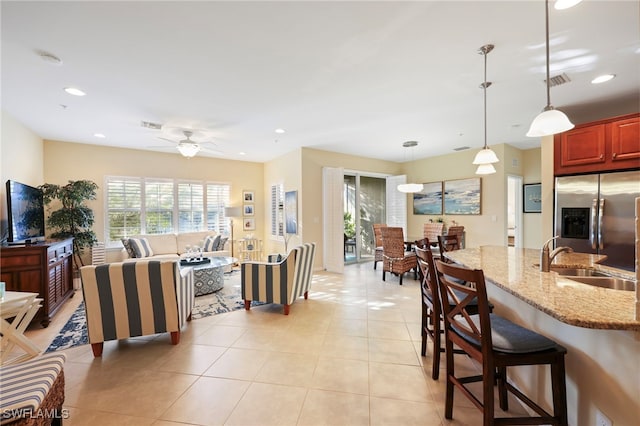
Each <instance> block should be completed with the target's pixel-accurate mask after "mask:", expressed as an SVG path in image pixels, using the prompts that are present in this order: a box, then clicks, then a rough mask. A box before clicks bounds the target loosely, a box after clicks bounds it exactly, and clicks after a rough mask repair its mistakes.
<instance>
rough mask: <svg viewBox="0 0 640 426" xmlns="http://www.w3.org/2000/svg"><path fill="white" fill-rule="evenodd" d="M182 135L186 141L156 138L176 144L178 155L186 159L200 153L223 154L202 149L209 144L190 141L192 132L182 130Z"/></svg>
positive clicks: (213, 150) (214, 150)
mask: <svg viewBox="0 0 640 426" xmlns="http://www.w3.org/2000/svg"><path fill="white" fill-rule="evenodd" d="M182 133H183V134H184V136H185V138H186V139H182V140H180V141H175V140H172V139H167V138H162V137H158V138H159V139H162V140H164V141H167V142H171V143H174V144H176V148H177V150H178V151H179V152H180V154H182V155H183V156H184V157H187V158H191V157H194V156H195V155H196V154H197V153H198V152H200V151H203V152H210V153H212V154H218V155H221V154H224V153H223V152H222V151H219V150H216V149H209V148H204V147H203V145H206V144H211V143H210V142H202V143H199V142H196V141H194V140H192V139H191V137H192V136H193V131H191V130H182Z"/></svg>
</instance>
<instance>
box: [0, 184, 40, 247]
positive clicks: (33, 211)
mask: <svg viewBox="0 0 640 426" xmlns="http://www.w3.org/2000/svg"><path fill="white" fill-rule="evenodd" d="M7 210H8V213H9V214H8V217H9V237H8V240H7V242H9V243H14V244H24V243H27V244H28V243H35V242H37V241H39V240H43V239H44V204H43V202H42V191H41V190H39V189H38V188H34V187H32V186H29V185H25V184H24V183H20V182H16V181H14V180H8V181H7Z"/></svg>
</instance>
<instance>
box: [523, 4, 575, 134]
mask: <svg viewBox="0 0 640 426" xmlns="http://www.w3.org/2000/svg"><path fill="white" fill-rule="evenodd" d="M575 4H577V3H575ZM572 6H573V5H572ZM544 11H545V28H546V33H545V42H546V59H547V80H546V84H547V106H546V107H544V109H543V110H542V112H541V113H540V114H538V115H537V116H536V118H534V119H533V122H532V123H531V127H530V128H529V131H528V132H527V136H529V137H532V138H536V137H542V136H549V135H555V134H556V133H562V132H565V131H567V130H570V129H573V128H574V127H575V125H574V124H573V123H572V122H571V121H569V118H568V117H567V116H566V115H565V114H564V113H563V112H562V111H559V110H557V109H555V108H553V106H551V80H550V77H549V0H545V1H544Z"/></svg>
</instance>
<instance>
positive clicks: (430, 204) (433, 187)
mask: <svg viewBox="0 0 640 426" xmlns="http://www.w3.org/2000/svg"><path fill="white" fill-rule="evenodd" d="M413 214H442V181H440V182H431V183H425V184H424V188H423V189H422V191H420V192H414V193H413Z"/></svg>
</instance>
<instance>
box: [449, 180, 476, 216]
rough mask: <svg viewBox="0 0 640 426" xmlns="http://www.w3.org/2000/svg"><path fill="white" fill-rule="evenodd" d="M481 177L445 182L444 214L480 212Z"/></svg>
mask: <svg viewBox="0 0 640 426" xmlns="http://www.w3.org/2000/svg"><path fill="white" fill-rule="evenodd" d="M480 194H481V181H480V178H479V177H477V178H469V179H458V180H448V181H445V182H444V214H480Z"/></svg>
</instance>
